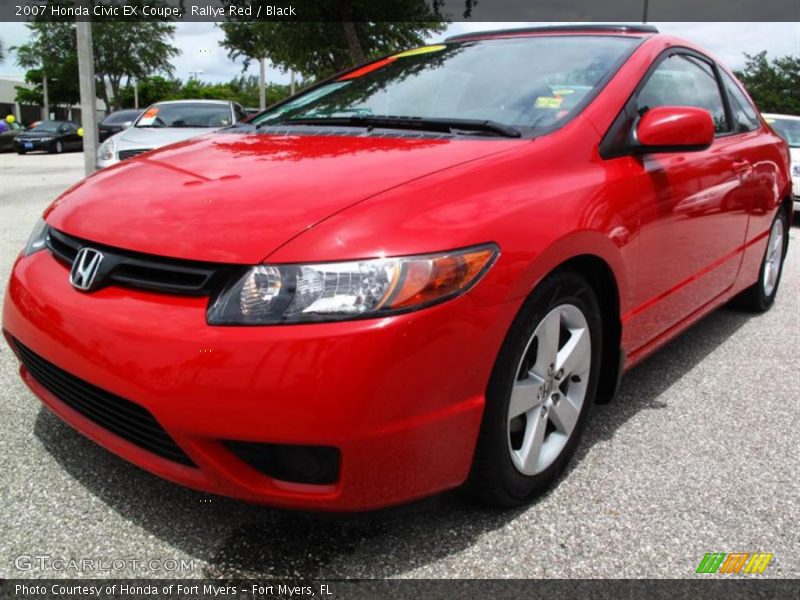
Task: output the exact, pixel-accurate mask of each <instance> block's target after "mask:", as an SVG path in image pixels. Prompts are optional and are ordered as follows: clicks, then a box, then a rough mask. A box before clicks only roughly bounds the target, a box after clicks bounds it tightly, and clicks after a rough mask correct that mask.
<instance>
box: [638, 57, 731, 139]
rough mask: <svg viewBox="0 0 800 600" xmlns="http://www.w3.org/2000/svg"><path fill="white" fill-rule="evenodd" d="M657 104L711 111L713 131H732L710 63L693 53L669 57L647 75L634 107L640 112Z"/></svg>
mask: <svg viewBox="0 0 800 600" xmlns="http://www.w3.org/2000/svg"><path fill="white" fill-rule="evenodd" d="M657 106H694V107H697V108H703V109H705V110H707V111H708V112H710V113H711V118H712V119H713V120H714V132H715V133H716V134H721V133H728V132H729V131H730V130H731V128H730V124H729V123H728V118H727V115H726V113H725V105H724V104H723V102H722V94H721V93H720V88H719V82H718V81H717V78H716V76H715V75H714V69H713V68H712V67H711V65H710V64H709V63H707V62H705V61H704V60H701V59H699V58H696V57H694V56H689V55H687V54H673V55H671V56H668V57H667V58H665V59H664V60H663V61H661V63H660V64H659V65H658V67H656V69H655V71H653V73H652V74H651V75H650V78H649V79H648V81H647V83H646V84H645V86H644V87H643V88H642V90H641V92H639V97H638V99H637V102H636V109H637V110H638V111H639V114H642V113H643V112H644V111H646V110H647V109H649V108H655V107H657Z"/></svg>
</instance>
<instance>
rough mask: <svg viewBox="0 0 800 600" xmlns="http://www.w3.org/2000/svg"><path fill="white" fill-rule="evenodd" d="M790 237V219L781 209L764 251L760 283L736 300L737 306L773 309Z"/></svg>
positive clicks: (764, 309)
mask: <svg viewBox="0 0 800 600" xmlns="http://www.w3.org/2000/svg"><path fill="white" fill-rule="evenodd" d="M788 235H789V219H788V218H787V217H786V211H785V210H783V209H780V210H778V214H777V215H775V220H774V221H772V227H771V228H770V230H769V238H768V239H767V248H766V249H765V250H764V258H763V259H762V261H761V269H760V270H759V272H758V281H756V282H755V283H754V284H753V285H751V286H750V287H749V288H747V289H746V290H744V291H743V292H742V293H741V294H740V295H739V296H738V297H737V298H736V304H738V305H739V306H741V307H742V308H745V309H747V310H752V311H754V312H765V311H767V310H769V309H770V308H771V307H772V305H773V304H774V303H775V296H777V295H778V286H779V284H780V282H781V273H782V272H783V260H784V258H785V251H786V241H787V236H788Z"/></svg>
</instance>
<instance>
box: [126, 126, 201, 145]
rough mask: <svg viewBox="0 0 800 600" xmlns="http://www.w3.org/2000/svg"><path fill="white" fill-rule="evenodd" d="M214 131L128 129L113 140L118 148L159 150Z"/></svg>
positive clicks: (151, 128)
mask: <svg viewBox="0 0 800 600" xmlns="http://www.w3.org/2000/svg"><path fill="white" fill-rule="evenodd" d="M211 131H214V130H213V129H209V128H208V127H163V128H158V127H128V128H127V129H125V130H124V131H123V132H122V133H120V134H119V135H117V136H116V137H115V138H114V141H115V142H116V144H117V146H118V147H121V148H125V149H129V148H131V149H132V148H161V147H162V146H167V145H169V144H174V143H176V142H182V141H184V140H188V139H191V138H195V137H197V136H200V135H203V134H206V133H209V132H211Z"/></svg>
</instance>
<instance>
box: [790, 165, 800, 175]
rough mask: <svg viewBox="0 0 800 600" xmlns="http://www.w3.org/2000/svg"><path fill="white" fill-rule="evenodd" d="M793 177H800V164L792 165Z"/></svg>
mask: <svg viewBox="0 0 800 600" xmlns="http://www.w3.org/2000/svg"><path fill="white" fill-rule="evenodd" d="M792 175H793V176H794V177H800V163H794V164H793V165H792Z"/></svg>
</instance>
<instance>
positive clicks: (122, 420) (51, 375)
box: [14, 340, 195, 467]
mask: <svg viewBox="0 0 800 600" xmlns="http://www.w3.org/2000/svg"><path fill="white" fill-rule="evenodd" d="M14 346H15V347H16V350H17V353H18V355H19V357H20V359H21V360H22V364H23V365H25V368H26V369H27V371H28V373H30V374H31V376H32V377H33V378H34V379H36V381H38V382H39V383H40V384H41V385H42V386H43V387H44V388H45V389H46V390H47V391H49V392H50V393H51V394H53V395H54V396H55V397H56V398H58V399H59V400H61V402H63V403H64V404H66V405H67V406H69V407H70V408H72V409H73V410H75V411H77V412H79V413H80V414H82V415H83V416H84V417H86V418H87V419H90V420H91V421H94V422H95V423H97V424H98V425H100V426H101V427H103V428H104V429H107V430H108V431H110V432H111V433H113V434H115V435H118V436H119V437H121V438H122V439H124V440H127V441H129V442H130V443H132V444H135V445H137V446H139V447H140V448H143V449H144V450H147V451H148V452H152V453H153V454H156V455H158V456H161V457H162V458H166V459H168V460H171V461H173V462H176V463H179V464H182V465H187V466H190V467H194V466H195V464H194V463H193V462H192V459H191V458H189V457H188V456H187V455H186V453H184V451H183V450H181V448H180V446H178V445H177V444H176V443H175V440H173V439H172V438H171V437H170V436H169V434H168V433H167V432H166V431H164V429H163V428H162V427H161V425H159V424H158V421H156V419H155V417H153V415H152V414H150V412H148V411H147V410H146V409H145V408H144V407H142V406H140V405H138V404H135V403H133V402H129V401H128V400H125V399H123V398H120V397H119V396H115V395H114V394H111V393H109V392H106V391H105V390H101V389H100V388H98V387H95V386H93V385H91V384H90V383H87V382H85V381H83V380H81V379H78V378H77V377H75V376H74V375H70V374H69V373H67V372H66V371H64V370H63V369H60V368H58V367H57V366H55V365H54V364H52V363H50V362H48V361H46V360H45V359H43V358H42V357H41V356H39V355H38V354H36V353H35V352H33V351H32V350H31V349H29V348H27V347H25V346H23V345H22V344H21V343H20V342H19V341H17V340H14Z"/></svg>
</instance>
